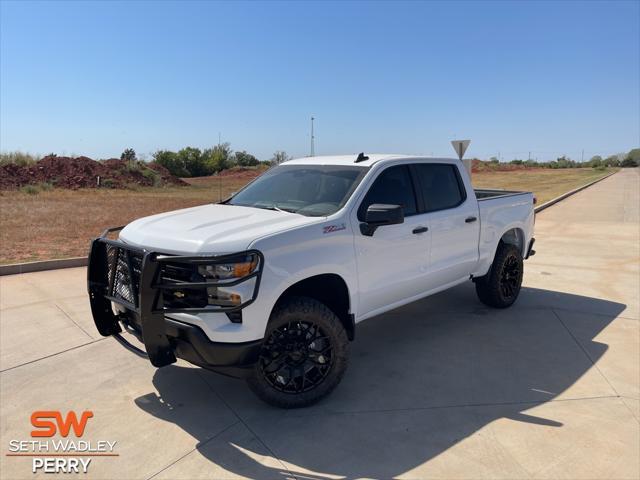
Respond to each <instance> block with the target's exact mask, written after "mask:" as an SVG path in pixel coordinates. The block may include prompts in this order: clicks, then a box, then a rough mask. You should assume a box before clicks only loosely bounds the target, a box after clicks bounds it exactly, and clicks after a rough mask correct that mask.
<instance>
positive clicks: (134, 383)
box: [0, 169, 640, 479]
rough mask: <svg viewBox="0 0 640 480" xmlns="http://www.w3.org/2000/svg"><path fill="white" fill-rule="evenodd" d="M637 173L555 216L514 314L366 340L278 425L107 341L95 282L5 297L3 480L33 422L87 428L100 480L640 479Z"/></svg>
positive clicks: (227, 391) (487, 314) (444, 306)
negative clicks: (101, 443) (50, 419)
mask: <svg viewBox="0 0 640 480" xmlns="http://www.w3.org/2000/svg"><path fill="white" fill-rule="evenodd" d="M638 173H639V171H638V169H633V170H623V171H622V172H620V173H618V174H616V175H614V176H612V177H611V178H609V179H607V180H604V181H603V182H600V183H598V184H596V185H594V186H593V187H590V188H589V189H587V190H585V191H583V192H580V193H578V194H576V195H575V196H573V197H571V198H569V199H567V200H565V201H563V202H561V203H559V204H558V205H555V206H553V207H551V208H549V209H547V210H545V211H544V212H542V213H541V214H540V215H539V216H538V218H537V223H536V238H537V243H536V250H537V252H538V254H537V255H536V256H535V257H533V258H531V259H530V260H529V261H527V262H526V264H525V271H526V274H525V288H524V289H523V291H522V294H521V297H520V299H519V300H518V302H517V303H516V305H515V306H514V307H512V308H510V309H507V310H500V311H497V310H491V309H488V308H485V307H484V306H483V305H482V304H480V303H479V302H478V301H477V299H476V297H475V292H474V291H473V286H472V285H471V284H468V285H462V286H460V287H458V288H455V289H453V290H450V291H448V292H443V293H441V294H438V295H436V296H434V297H431V298H428V299H425V300H422V301H420V302H417V303H415V304H412V305H409V306H406V307H404V308H401V309H399V310H396V311H393V312H391V313H388V314H386V315H383V316H381V317H379V318H376V319H371V320H369V321H366V322H364V323H362V324H360V325H359V326H358V334H357V340H356V342H355V343H354V344H353V349H352V353H353V355H352V359H351V364H350V367H349V370H348V372H347V374H346V376H345V378H344V380H343V382H342V384H341V385H340V386H339V387H338V389H337V390H336V391H335V392H334V393H333V395H331V396H330V397H329V398H328V399H326V400H325V401H323V402H321V403H320V404H319V405H316V406H314V407H311V408H307V409H303V410H294V411H282V410H278V409H274V408H271V407H268V406H266V405H264V404H263V403H261V402H260V401H259V400H257V399H256V398H255V397H254V396H253V395H252V394H251V393H250V392H249V391H248V389H247V388H246V387H245V385H244V384H243V383H242V382H241V381H237V380H233V379H228V378H225V377H221V376H219V375H215V374H213V373H210V372H207V371H204V370H201V369H198V368H195V367H191V366H189V365H188V364H186V363H184V362H178V363H177V364H175V365H173V366H169V367H165V368H163V369H160V370H156V369H154V368H153V367H152V366H151V365H150V364H149V363H148V362H147V361H146V360H144V359H140V358H138V357H136V356H134V355H132V354H131V353H130V352H128V351H126V350H124V349H123V348H122V347H121V346H120V345H119V344H118V343H117V342H116V341H114V340H113V339H111V338H108V339H103V338H102V337H100V336H99V335H98V333H97V332H96V330H95V327H94V326H93V322H92V319H91V315H90V312H89V306H88V301H87V298H86V294H85V270H84V269H82V268H79V269H69V270H59V271H49V272H40V273H33V274H23V275H15V276H9V277H2V278H0V370H2V372H1V373H0V406H1V409H0V410H1V411H0V420H1V432H0V433H1V440H0V449H1V453H2V456H1V457H0V476H1V477H2V478H32V477H33V474H32V473H31V459H30V458H16V457H7V456H5V454H6V453H7V452H8V446H9V441H10V440H11V439H20V440H30V439H31V437H30V431H31V425H30V422H29V417H30V414H31V412H32V411H34V410H56V409H60V410H62V411H63V412H66V411H68V410H77V411H83V410H92V411H93V412H94V417H93V418H91V419H90V420H89V422H88V424H87V428H86V433H85V435H84V437H83V439H85V440H92V441H97V440H109V441H114V440H115V441H117V442H118V443H117V445H116V447H115V452H116V453H117V454H118V455H119V456H117V457H96V458H93V459H92V464H91V466H90V470H89V475H88V477H90V478H152V477H153V478H185V479H191V478H216V479H217V478H236V477H246V478H280V479H284V478H301V479H329V478H350V479H351V478H391V477H399V478H407V479H413V478H508V479H513V478H584V479H587V478H588V479H593V478H629V479H636V478H638V477H640V465H639V463H640V453H639V452H640V423H639V419H640V367H639V363H640V362H639V359H640V351H639V349H640V347H639V345H640V338H639V337H640V319H639V315H640V314H639V312H640V298H639V297H640V283H639V282H640V250H639V249H640V230H639V228H640V222H639V206H640V194H639V190H640V189H639V180H640V177H639V176H638Z"/></svg>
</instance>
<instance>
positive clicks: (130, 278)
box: [87, 227, 263, 376]
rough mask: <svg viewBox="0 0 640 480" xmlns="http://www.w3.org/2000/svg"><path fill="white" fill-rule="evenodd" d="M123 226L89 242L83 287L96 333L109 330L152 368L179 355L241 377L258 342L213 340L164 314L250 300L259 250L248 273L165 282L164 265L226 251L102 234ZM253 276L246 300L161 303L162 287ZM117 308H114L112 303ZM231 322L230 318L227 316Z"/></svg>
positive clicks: (231, 311) (210, 259) (231, 310)
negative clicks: (182, 249) (160, 245)
mask: <svg viewBox="0 0 640 480" xmlns="http://www.w3.org/2000/svg"><path fill="white" fill-rule="evenodd" d="M121 228H122V227H118V228H113V229H109V230H106V231H105V232H104V233H103V234H102V236H101V237H99V238H97V239H95V240H94V241H93V242H92V243H91V250H90V253H89V262H88V270H87V287H88V291H89V301H90V303H91V312H92V314H93V319H94V322H95V324H96V327H97V329H98V331H99V332H100V334H101V335H103V336H110V335H114V336H116V338H117V339H118V340H119V341H120V342H121V343H123V344H124V345H125V346H127V347H128V348H130V349H131V350H134V351H137V352H138V353H140V354H144V355H146V356H148V358H149V360H150V361H151V363H152V364H153V365H154V366H156V367H163V366H165V365H169V364H171V363H174V362H175V361H176V358H182V359H184V360H187V361H188V362H191V363H193V364H195V365H199V366H201V367H204V368H208V369H210V370H215V371H218V372H220V373H225V374H228V375H232V376H244V375H245V374H246V373H248V371H249V370H250V368H251V367H252V366H253V365H254V364H255V362H256V361H257V358H258V355H259V352H260V346H261V341H259V340H257V341H252V342H243V343H220V342H212V341H211V340H209V338H208V337H207V336H206V335H205V334H204V332H203V331H202V330H201V329H200V328H199V327H198V326H196V325H191V324H187V323H183V322H180V321H177V320H174V319H169V318H166V317H165V315H166V314H168V313H202V312H211V311H214V312H225V313H227V314H228V315H229V318H230V319H231V318H232V315H235V317H234V318H237V314H238V313H239V312H241V310H242V309H243V308H245V307H246V306H248V305H249V304H251V303H252V302H253V301H254V300H255V298H256V296H257V294H258V289H259V284H260V276H261V271H262V265H263V257H262V255H261V254H260V252H257V251H251V252H247V253H255V254H257V255H258V256H259V258H260V262H259V268H258V269H257V270H256V271H255V272H254V273H252V274H251V275H249V276H247V277H245V278H242V279H240V280H238V281H234V282H226V283H224V284H222V283H220V284H217V283H214V282H210V281H209V282H190V281H181V282H171V283H165V282H163V281H162V278H161V271H162V268H163V265H165V264H171V265H176V264H184V265H194V264H196V265H197V264H205V263H207V264H208V263H215V262H223V261H224V260H225V259H228V258H229V257H231V256H229V255H225V256H175V255H164V254H161V253H157V252H150V251H147V250H145V249H142V248H138V247H133V246H131V245H128V244H126V243H124V242H122V241H119V240H111V239H109V238H107V236H108V234H109V233H111V232H115V231H117V230H120V229H121ZM254 277H255V289H254V292H253V295H252V296H251V298H250V299H248V300H247V301H245V302H244V303H242V304H240V305H236V306H232V307H231V306H225V307H222V306H216V307H215V308H211V307H209V306H207V307H194V308H191V307H190V308H168V307H166V306H164V304H163V298H164V295H163V292H166V291H175V290H177V289H182V290H185V289H187V290H191V291H193V290H197V289H207V288H211V287H216V286H218V285H220V286H226V287H229V286H231V285H233V284H239V283H242V282H244V281H247V280H250V279H252V278H254ZM114 305H115V306H116V308H113V306H114ZM230 321H231V320H230ZM121 325H122V326H123V327H124V328H125V329H126V330H127V331H129V332H130V333H133V334H134V335H135V336H136V337H137V338H138V339H139V340H140V341H141V342H142V343H143V344H144V351H143V350H141V349H138V348H137V347H135V346H134V345H132V344H130V343H129V342H128V341H126V340H125V339H124V338H123V337H122V336H121V335H120V334H121V333H122V327H121Z"/></svg>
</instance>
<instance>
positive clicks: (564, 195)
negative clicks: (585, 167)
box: [533, 172, 618, 213]
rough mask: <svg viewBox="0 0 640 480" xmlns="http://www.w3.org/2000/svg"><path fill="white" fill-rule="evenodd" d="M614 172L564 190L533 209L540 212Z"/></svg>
mask: <svg viewBox="0 0 640 480" xmlns="http://www.w3.org/2000/svg"><path fill="white" fill-rule="evenodd" d="M616 173H618V172H613V173H610V174H609V175H605V176H604V177H602V178H598V179H597V180H594V181H593V182H590V183H587V184H586V185H582V186H581V187H578V188H574V189H573V190H571V191H569V192H566V193H563V194H562V195H558V196H557V197H556V198H553V199H551V200H549V201H548V202H545V203H543V204H542V205H540V206H538V207H536V208H534V209H533V211H534V212H535V213H538V212H541V211H542V210H545V209H547V208H549V207H550V206H552V205H555V204H556V203H558V202H560V201H562V200H564V199H565V198H567V197H570V196H571V195H574V194H576V193H578V192H580V191H582V190H584V189H585V188H589V187H590V186H591V185H595V184H596V183H598V182H601V181H602V180H605V179H607V178H609V177H610V176H611V175H615V174H616Z"/></svg>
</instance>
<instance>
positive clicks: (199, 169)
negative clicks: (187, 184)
mask: <svg viewBox="0 0 640 480" xmlns="http://www.w3.org/2000/svg"><path fill="white" fill-rule="evenodd" d="M177 155H178V161H179V162H182V165H183V166H184V169H185V170H186V171H187V172H188V176H189V177H202V176H205V175H208V174H209V173H208V172H207V168H206V166H205V161H204V158H203V156H202V151H201V150H200V149H199V148H195V147H185V148H183V149H182V150H180V151H178V154H177Z"/></svg>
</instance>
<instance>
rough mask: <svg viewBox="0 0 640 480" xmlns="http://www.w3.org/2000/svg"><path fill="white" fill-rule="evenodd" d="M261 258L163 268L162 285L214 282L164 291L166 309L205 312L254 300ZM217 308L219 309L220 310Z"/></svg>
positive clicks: (246, 256)
mask: <svg viewBox="0 0 640 480" xmlns="http://www.w3.org/2000/svg"><path fill="white" fill-rule="evenodd" d="M260 268H261V265H260V256H259V254H257V253H246V254H239V255H234V256H228V257H225V261H224V262H222V263H217V262H215V260H214V259H211V263H178V262H175V263H174V262H172V261H171V260H169V261H168V263H167V264H165V265H164V267H163V272H162V283H164V284H171V283H181V284H184V283H187V284H188V283H211V284H212V285H211V286H206V285H201V286H194V287H191V286H189V285H184V286H181V288H176V289H166V290H164V291H163V302H164V306H165V307H167V308H170V309H184V308H200V309H203V311H208V310H209V309H211V310H212V311H216V310H220V309H230V308H234V307H239V306H241V305H244V304H246V303H247V302H249V301H251V300H253V298H254V295H255V291H256V287H257V285H258V278H257V273H258V271H259V270H260ZM216 307H217V308H216Z"/></svg>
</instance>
